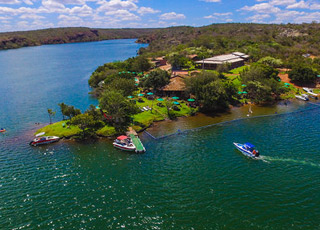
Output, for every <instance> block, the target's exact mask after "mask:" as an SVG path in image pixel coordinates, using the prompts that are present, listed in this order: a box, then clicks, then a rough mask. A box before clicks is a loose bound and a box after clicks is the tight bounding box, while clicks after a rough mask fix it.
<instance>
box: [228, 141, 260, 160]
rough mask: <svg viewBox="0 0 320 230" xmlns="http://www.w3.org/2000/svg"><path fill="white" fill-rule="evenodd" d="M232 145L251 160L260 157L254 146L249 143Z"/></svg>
mask: <svg viewBox="0 0 320 230" xmlns="http://www.w3.org/2000/svg"><path fill="white" fill-rule="evenodd" d="M233 144H234V145H235V146H236V147H237V149H238V150H239V151H240V152H241V153H242V154H244V155H245V156H248V157H251V158H259V156H260V154H259V151H258V150H256V149H255V146H254V145H253V144H250V143H245V144H239V143H233Z"/></svg>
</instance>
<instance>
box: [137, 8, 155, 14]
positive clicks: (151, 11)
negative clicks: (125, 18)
mask: <svg viewBox="0 0 320 230" xmlns="http://www.w3.org/2000/svg"><path fill="white" fill-rule="evenodd" d="M160 12H161V11H160V10H154V9H152V8H151V7H140V8H139V9H138V13H139V14H140V15H145V14H156V13H160Z"/></svg>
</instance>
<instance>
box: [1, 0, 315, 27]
mask: <svg viewBox="0 0 320 230" xmlns="http://www.w3.org/2000/svg"><path fill="white" fill-rule="evenodd" d="M312 21H317V22H320V0H247V1H241V0H183V1H182V0H179V1H178V0H0V31H1V32H4V31H17V30H32V29H41V28H49V27H66V26H86V27H94V28H128V27H132V28H148V27H168V26H178V25H190V26H202V25H209V24H212V23H225V22H254V23H288V22H290V23H303V22H312Z"/></svg>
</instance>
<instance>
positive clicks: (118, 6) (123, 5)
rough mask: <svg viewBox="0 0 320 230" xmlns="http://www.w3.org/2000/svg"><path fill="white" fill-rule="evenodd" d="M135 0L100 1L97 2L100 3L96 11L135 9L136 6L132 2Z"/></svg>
mask: <svg viewBox="0 0 320 230" xmlns="http://www.w3.org/2000/svg"><path fill="white" fill-rule="evenodd" d="M134 2H135V1H121V0H110V1H109V2H107V1H100V2H99V4H100V5H101V6H100V7H99V8H98V9H97V11H98V12H105V11H110V10H131V11H136V10H137V9H138V6H137V5H136V4H135V3H134Z"/></svg>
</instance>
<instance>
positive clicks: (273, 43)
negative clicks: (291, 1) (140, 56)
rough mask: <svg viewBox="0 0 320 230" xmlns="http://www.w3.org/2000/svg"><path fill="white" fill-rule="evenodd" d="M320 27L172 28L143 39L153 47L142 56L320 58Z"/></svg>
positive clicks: (226, 26)
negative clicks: (239, 54) (233, 54)
mask: <svg viewBox="0 0 320 230" xmlns="http://www.w3.org/2000/svg"><path fill="white" fill-rule="evenodd" d="M319 40H320V24H319V23H311V24H287V25H276V24H271V25H270V24H269V25H267V24H244V23H241V24H239V23H228V24H213V25H209V26H204V27H171V28H166V29H161V30H156V31H153V32H151V33H150V34H148V33H147V34H145V35H142V36H140V38H139V40H138V41H140V42H147V43H149V44H150V46H149V47H147V48H142V49H141V53H146V52H147V53H150V54H152V55H154V56H160V55H168V51H169V52H179V53H181V52H183V53H185V54H197V55H198V56H199V57H201V58H202V57H210V56H213V55H218V54H224V53H228V52H231V51H240V52H244V53H246V54H249V55H250V56H251V57H252V60H253V61H258V60H259V59H261V58H263V57H266V56H272V57H274V58H279V59H282V60H287V59H288V58H289V57H293V56H296V55H302V54H305V53H310V54H313V55H315V56H318V55H320V46H319V44H318V42H319Z"/></svg>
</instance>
